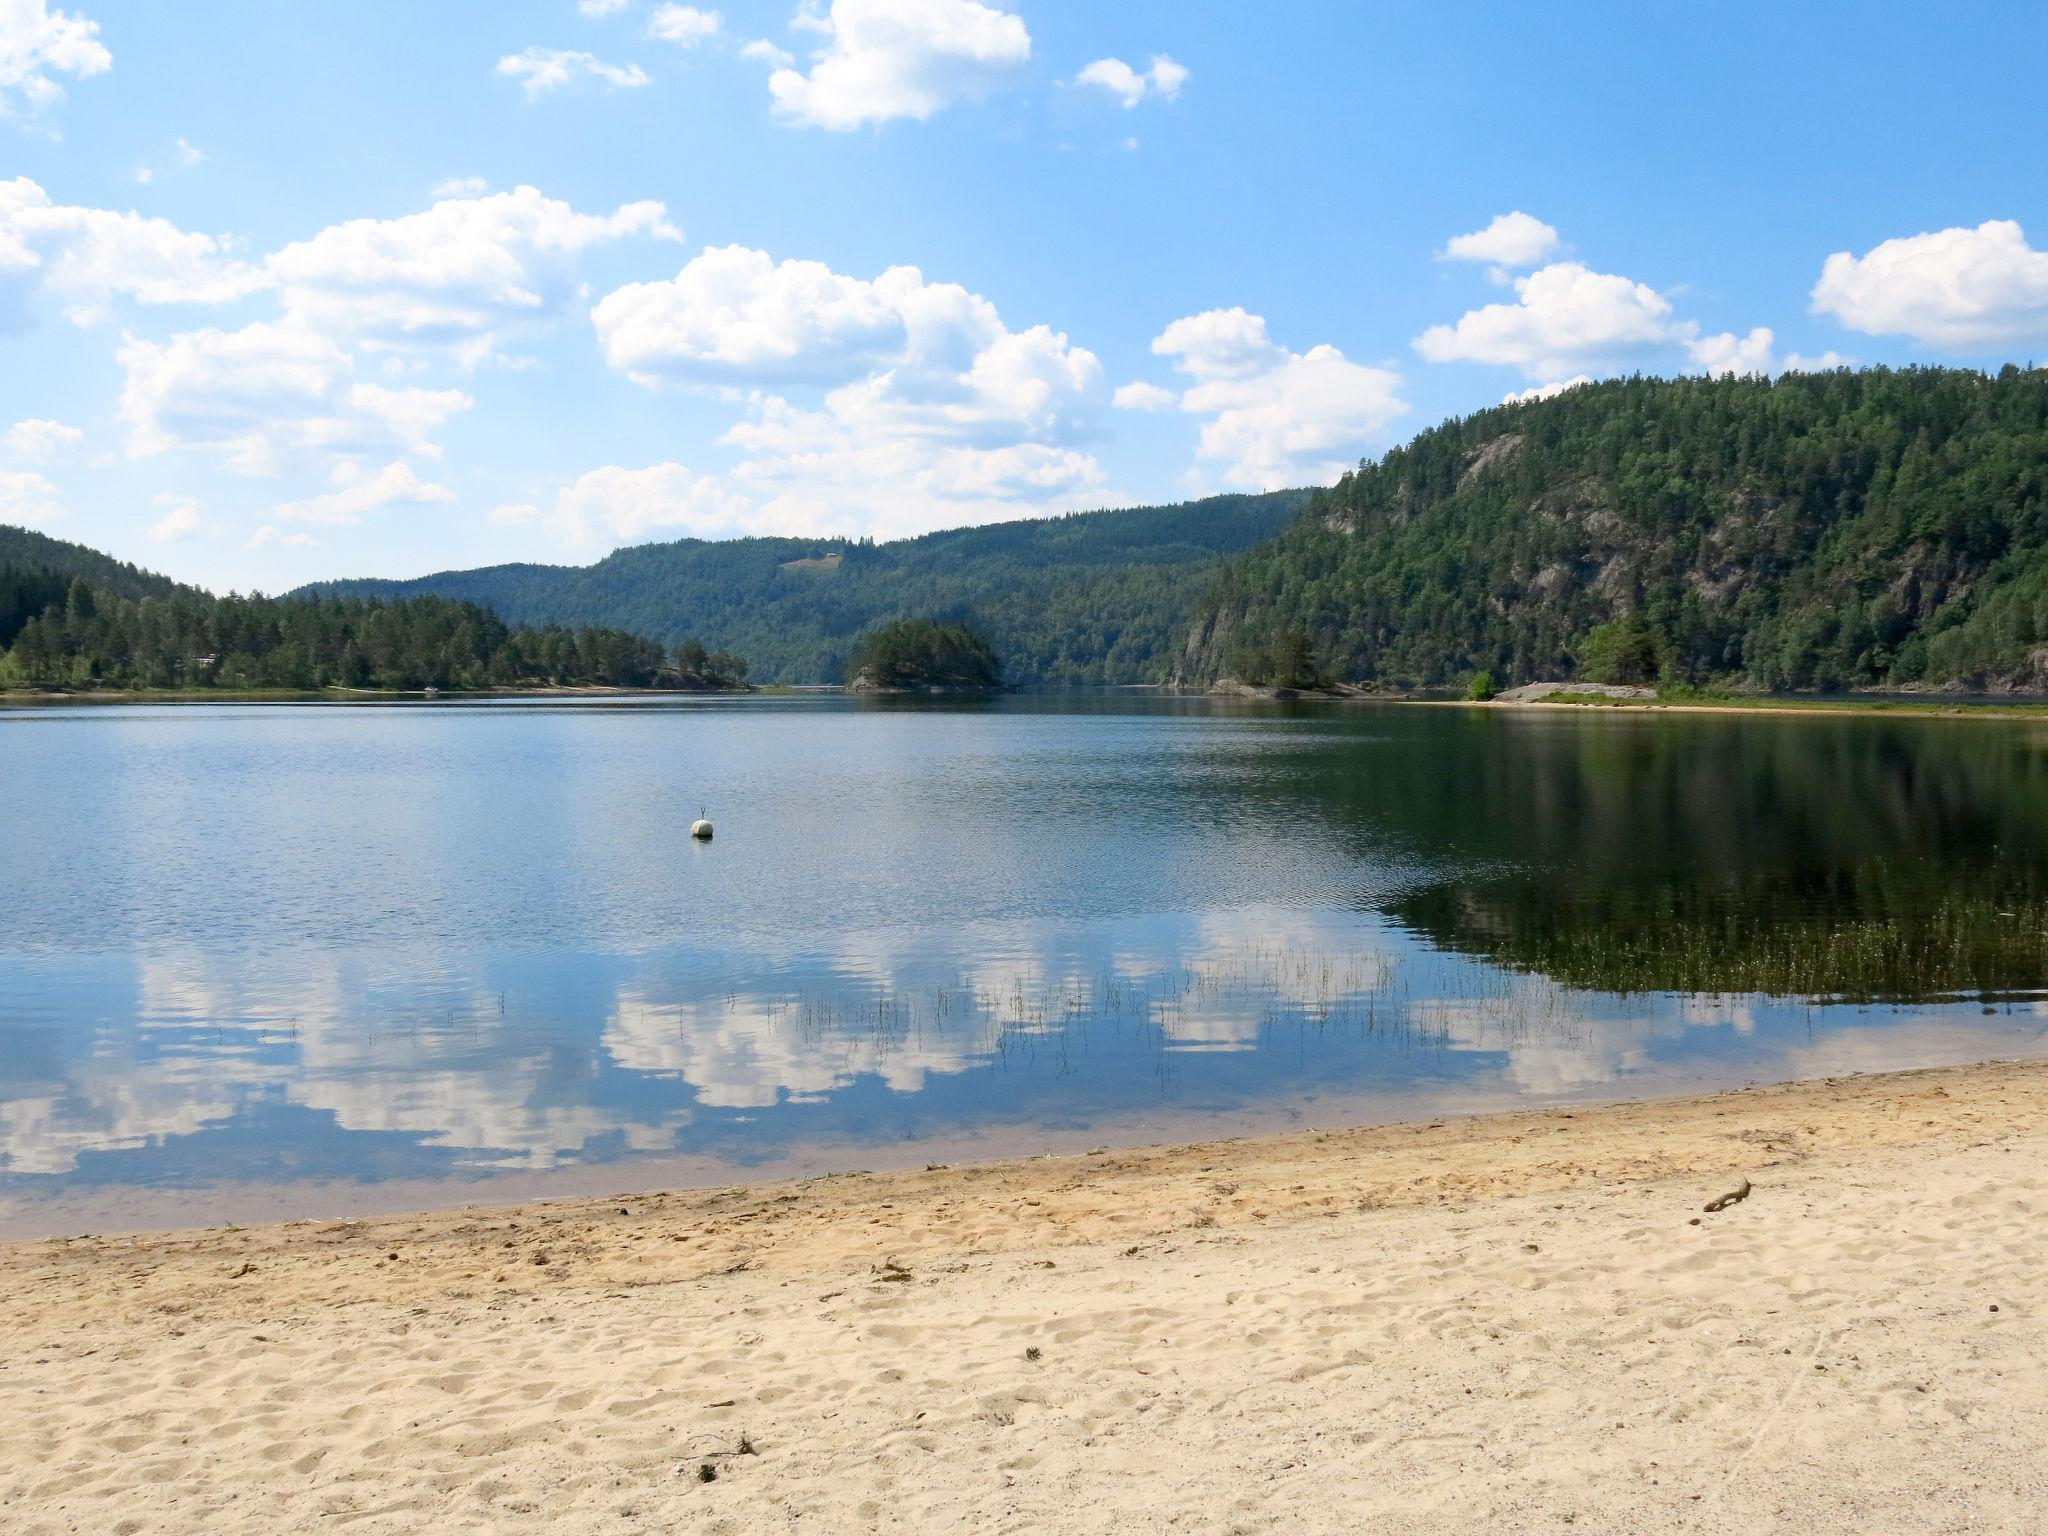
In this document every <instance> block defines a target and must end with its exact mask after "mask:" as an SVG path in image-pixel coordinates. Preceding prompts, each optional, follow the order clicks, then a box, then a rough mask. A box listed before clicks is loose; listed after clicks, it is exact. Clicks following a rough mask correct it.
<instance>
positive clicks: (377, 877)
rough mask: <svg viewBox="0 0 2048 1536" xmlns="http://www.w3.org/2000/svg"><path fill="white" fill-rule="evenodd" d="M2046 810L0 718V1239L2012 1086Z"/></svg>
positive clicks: (995, 716) (1587, 733) (1220, 737)
mask: <svg viewBox="0 0 2048 1536" xmlns="http://www.w3.org/2000/svg"><path fill="white" fill-rule="evenodd" d="M2044 779H2048V728H2043V727H2038V726H2034V725H2031V724H2026V723H1994V722H1950V721H1901V720H1880V719H1788V718H1740V717H1710V716H1670V717H1644V716H1633V715H1613V714H1608V715H1588V716H1567V715H1560V714H1557V713H1550V712H1540V713H1528V714H1519V713H1515V714H1511V713H1508V712H1503V711H1493V712H1487V711H1464V710H1454V709H1427V708H1412V707H1410V708H1403V707H1393V706H1389V707H1377V708H1370V707H1368V708H1350V707H1346V708H1313V707H1303V708H1295V709H1286V708H1267V709H1248V708H1242V707H1236V708H1232V707H1220V706H1211V705H1207V704H1196V703H1175V702H1170V701H1143V700H1138V701H1132V700H1120V701H1112V700H1103V699H1095V700H1090V701H1082V702H1072V701H1069V702H1065V703H1062V702H1060V701H1047V700H1010V701H1005V702H1004V703H1002V704H1001V705H998V706H994V707H984V708H965V709H963V708H914V709H901V708H898V709H873V708H861V707H859V706H857V705H852V704H848V703H846V702H844V701H838V700H822V699H793V700H792V699H760V700H748V701H711V702H703V701H696V702H683V703H649V702H633V703H622V704H611V703H578V704H571V705H559V704H551V705H532V704H520V705H460V706H448V707H424V706H420V707H382V708H336V707H305V708H298V707H275V706H272V707H262V708H257V707H239V708H238V707H233V706H219V707H186V708H169V707H120V708H102V709H63V710H21V711H13V712H5V713H0V868H4V870H5V872H6V876H5V884H4V890H0V899H4V903H5V906H4V935H0V1200H6V1201H9V1202H11V1203H12V1206H13V1209H14V1210H15V1211H16V1213H17V1215H19V1213H20V1212H23V1211H41V1212H44V1213H48V1212H50V1211H53V1210H56V1211H60V1210H62V1209H63V1207H64V1202H66V1201H67V1200H70V1201H74V1202H75V1201H82V1200H84V1199H85V1198H86V1197H87V1196H89V1195H90V1194H91V1193H93V1192H94V1191H105V1190H107V1189H109V1188H119V1187H130V1188H136V1189H143V1190H159V1191H165V1192H172V1191H192V1190H205V1189H221V1188H235V1187H244V1186H253V1185H256V1184H271V1185H274V1184H280V1183H283V1184H291V1183H294V1182H296V1181H303V1180H329V1181H331V1180H344V1181H353V1182H367V1181H383V1180H416V1179H443V1178H464V1179H475V1178H484V1177H490V1176H493V1175H501V1174H504V1173H506V1172H508V1171H510V1172H515V1173H518V1174H520V1175H522V1176H531V1175H533V1174H535V1173H537V1172H542V1171H546V1170H552V1169H559V1168H563V1167H565V1166H578V1165H589V1164H594V1163H597V1164H601V1163H609V1162H615V1161H621V1160H625V1159H642V1160H645V1159H651V1158H660V1157H677V1156H688V1157H692V1158H696V1159H700V1160H705V1161H708V1162H709V1163H712V1164H719V1165H737V1166H759V1165H766V1164H771V1163H775V1162H776V1161H777V1160H779V1159H785V1158H787V1157H788V1156H789V1155H790V1154H791V1152H792V1151H793V1150H795V1149H803V1148H824V1149H837V1150H836V1151H834V1152H832V1153H830V1154H829V1155H830V1156H833V1157H838V1158H840V1159H842V1160H843V1161H847V1162H858V1161H861V1160H862V1149H864V1148H867V1149H871V1148H876V1147H880V1146H900V1145H902V1144H904V1143H906V1142H909V1143H916V1144H920V1145H922V1144H925V1143H934V1144H936V1143H940V1142H948V1143H950V1142H955V1141H959V1140H962V1139H966V1138H972V1137H977V1136H986V1137H991V1138H997V1137H1007V1138H1010V1139H1011V1140H1012V1141H1014V1139H1015V1138H1016V1137H1018V1136H1025V1137H1029V1136H1031V1135H1052V1134H1065V1135H1071V1136H1095V1135H1100V1136H1102V1137H1103V1139H1112V1138H1114V1137H1115V1136H1117V1135H1120V1134H1121V1135H1132V1134H1138V1133H1139V1132H1138V1130H1134V1127H1139V1126H1140V1122H1143V1126H1142V1128H1141V1129H1144V1130H1150V1131H1156V1129H1157V1128H1158V1127H1159V1126H1161V1125H1170V1126H1171V1128H1172V1130H1173V1131H1174V1132H1175V1133H1186V1134H1199V1133H1200V1131H1201V1129H1202V1128H1203V1127H1204V1125H1210V1124H1224V1123H1228V1124H1229V1125H1231V1126H1232V1127H1233V1128H1236V1127H1238V1126H1240V1125H1242V1124H1244V1123H1246V1119H1247V1117H1249V1119H1250V1120H1252V1121H1260V1120H1270V1121H1273V1122H1281V1121H1284V1120H1286V1119H1287V1118H1288V1117H1299V1116H1303V1115H1310V1116H1313V1117H1315V1118H1317V1119H1319V1120H1321V1121H1322V1122H1323V1123H1335V1121H1336V1120H1337V1119H1339V1118H1342V1117H1347V1116H1348V1117H1352V1118H1357V1117H1360V1116H1361V1115H1365V1114H1384V1113H1398V1112H1399V1111H1400V1109H1401V1107H1402V1106H1404V1105H1410V1106H1414V1105H1422V1104H1425V1103H1426V1104H1428V1105H1431V1106H1435V1107H1441V1106H1443V1105H1446V1104H1450V1105H1457V1104H1473V1105H1477V1104H1487V1103H1498V1102H1501V1101H1502V1100H1504V1099H1508V1098H1514V1097H1523V1098H1545V1099H1549V1098H1562V1097H1571V1096H1588V1095H1591V1096H1606V1097H1612V1096H1616V1095H1620V1094H1628V1093H1638V1092H1656V1091H1674V1090H1677V1089H1681V1088H1684V1087H1687V1086H1694V1085H1701V1084H1707V1083H1720V1082H1729V1081H1740V1080H1743V1079H1761V1078H1771V1077H1790V1076H1800V1075H1808V1074H1811V1073H1815V1072H1822V1071H1837V1070H1850V1069H1869V1068H1879V1067H1885V1066H1899V1065H1910V1064H1916V1063H1920V1062H1931V1061H1937V1060H1968V1059H1975V1058H1980V1057H1983V1056H1986V1055H1993V1054H1998V1055H2017V1054H2024V1053H2030V1052H2036V1051H2040V1050H2043V1049H2048V1047H2044V1045H2043V1044H2042V1042H2041V1033H2042V1020H2041V1018H2040V1016H2039V1005H2038V1002H2037V999H2038V998H2039V996H2040V989H2041V988H2042V986H2043V981H2044V976H2048V889H2044V878H2043V871H2044V867H2048V866H2044V855H2048V794H2044V790H2048V782H2044ZM700 809H704V810H708V811H709V812H710V813H711V814H712V815H713V816H714V817H715V819H716V820H717V822H718V838H717V840H716V841H715V842H714V843H712V844H710V845H709V846H700V845H697V844H694V843H692V842H691V841H690V839H689V837H688V835H687V828H688V824H689V822H690V820H691V818H692V817H694V816H695V815H696V814H697V813H698V811H699V810H700ZM1142 1139H1151V1137H1150V1135H1149V1134H1148V1135H1144V1136H1143V1137H1142ZM52 1202H54V1204H53V1203H52ZM23 1219H30V1220H33V1219H39V1218H36V1217H34V1216H31V1217H28V1218H23ZM40 1219H55V1218H48V1217H47V1214H46V1215H45V1217H44V1218H40Z"/></svg>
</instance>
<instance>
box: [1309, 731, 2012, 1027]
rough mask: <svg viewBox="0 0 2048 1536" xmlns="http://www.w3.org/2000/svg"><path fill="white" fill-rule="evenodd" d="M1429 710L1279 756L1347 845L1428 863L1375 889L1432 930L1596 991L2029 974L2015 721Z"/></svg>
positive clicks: (1777, 989)
mask: <svg viewBox="0 0 2048 1536" xmlns="http://www.w3.org/2000/svg"><path fill="white" fill-rule="evenodd" d="M1418 713H1421V712H1418ZM1428 713H1430V714H1431V715H1433V716H1434V715H1436V714H1437V712H1434V711H1432V712H1428ZM1443 714H1444V715H1448V716H1450V717H1451V718H1452V719H1453V720H1455V721H1456V722H1457V723H1455V724H1453V725H1450V726H1440V725H1437V724H1435V723H1434V721H1432V722H1430V723H1427V724H1424V725H1418V726H1413V727H1410V726H1408V725H1407V724H1406V722H1405V720H1403V719H1401V718H1399V717H1398V716H1397V717H1396V719H1395V721H1394V725H1395V726H1396V727H1398V728H1397V729H1395V730H1393V731H1392V732H1391V733H1390V740H1389V743H1388V746H1389V750H1387V751H1385V752H1383V753H1380V754H1378V755H1376V756H1375V757H1374V758H1373V759H1372V760H1371V762H1370V765H1369V770H1368V771H1364V772H1360V771H1357V770H1356V769H1354V770H1353V771H1350V772H1348V773H1347V772H1345V771H1343V768H1342V766H1341V763H1340V758H1341V754H1339V753H1332V754H1331V757H1330V760H1329V761H1328V762H1327V763H1326V764H1323V765H1320V766H1318V767H1314V768H1311V769H1310V770H1309V771H1307V772H1305V773H1303V774H1302V775H1301V776H1300V781H1299V782H1300V788H1301V789H1302V791H1303V792H1304V793H1311V792H1313V793H1319V794H1321V795H1323V796H1324V799H1325V808H1326V814H1327V816H1328V817H1329V819H1330V820H1331V822H1332V823H1333V824H1334V825H1336V826H1337V827H1339V828H1341V829H1343V831H1344V832H1345V833H1346V834H1347V835H1348V836H1350V837H1351V839H1352V840H1353V841H1354V843H1355V845H1356V847H1357V848H1358V851H1359V855H1360V857H1361V858H1362V859H1368V860H1369V859H1371V858H1372V857H1373V856H1374V855H1375V853H1376V852H1377V853H1379V854H1380V856H1381V857H1382V858H1383V857H1384V850H1386V849H1388V848H1390V847H1392V848H1396V849H1399V850H1400V851H1401V853H1402V855H1403V862H1406V863H1412V864H1415V865H1420V866H1422V867H1423V868H1425V869H1428V870H1429V871H1430V872H1431V874H1430V877H1429V878H1428V880H1427V882H1426V883H1423V884H1419V885H1416V886H1411V887H1410V888H1409V889H1407V890H1405V891H1404V892H1402V893H1400V894H1398V895H1397V896H1395V897H1394V898H1393V899H1391V900H1389V901H1387V902H1385V903H1383V904H1382V905H1383V907H1384V910H1386V911H1387V912H1388V914H1389V915H1390V916H1392V917H1394V918H1395V919H1397V920H1398V921H1400V922H1402V923H1403V924H1405V925H1406V926H1408V927H1410V928H1412V929H1414V930H1415V931H1417V932H1418V933H1420V934H1421V935H1422V936H1424V937H1425V938H1427V939H1429V940H1430V941H1432V942H1433V943H1435V944H1436V945H1438V946H1439V947H1440V948H1444V949H1449V950H1455V951H1459V952H1463V953H1467V954H1472V955H1478V956H1484V957H1486V958H1488V959H1492V960H1495V961H1497V962H1499V963H1501V964H1503V965H1507V966H1509V967H1512V968H1514V969H1517V970H1520V971H1523V972H1529V973H1536V974H1541V975H1544V976H1548V977H1551V978H1553V979H1555V980H1557V981H1559V982H1561V983H1564V984H1566V985H1569V986H1575V987H1584V988H1595V989H1600V990H1604V991H1616V992H1629V991H1682V992H1705V993H1715V992H1725V993H1763V994H1770V995H1779V996H1806V997H1842V998H1849V999H1888V1000H1900V1001H1909V1000H1923V999H1932V998H1940V997H1953V996H1956V995H1959V994H1975V993H1977V992H1979V991H1982V990H1997V991H2017V990H2030V989H2034V988H2038V987H2042V986H2044V985H2048V733H2044V732H2043V731H2041V730H2040V729H2038V728H2036V727H2034V726H2031V725H2012V726H2008V725H2004V724H1991V723H1987V722H1945V721H1885V720H1871V719H1856V718H1853V717H1851V718H1842V719H1827V720H1800V719H1787V718H1742V717H1728V718H1721V717H1702V716H1650V715H1643V716H1602V717H1598V718H1584V719H1582V718H1578V717H1562V718H1560V717H1558V716H1555V715H1549V714H1544V715H1534V716H1531V715H1512V714H1506V713H1500V712H1494V713H1480V712H1474V713H1472V714H1470V715H1465V714H1456V715H1452V713H1451V712H1449V711H1445V712H1443Z"/></svg>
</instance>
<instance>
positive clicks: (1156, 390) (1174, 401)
mask: <svg viewBox="0 0 2048 1536" xmlns="http://www.w3.org/2000/svg"><path fill="white" fill-rule="evenodd" d="M1111 398H1112V401H1113V403H1114V404H1115V405H1116V406H1117V407H1118V409H1120V410H1126V411H1170V410H1172V409H1173V407H1174V406H1176V405H1178V404H1179V403H1180V396H1179V395H1176V394H1175V393H1174V392H1173V391H1172V390H1170V389H1161V388H1160V387H1159V386H1158V385H1157V384H1147V383H1145V382H1144V381H1143V380H1139V381H1137V382H1135V383H1131V384H1123V385H1119V386H1118V388H1117V392H1116V394H1115V395H1114V396H1112V397H1111Z"/></svg>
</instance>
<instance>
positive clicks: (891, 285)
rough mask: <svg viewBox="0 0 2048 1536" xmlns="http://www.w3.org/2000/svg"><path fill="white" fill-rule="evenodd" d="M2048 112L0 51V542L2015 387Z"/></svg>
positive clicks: (1917, 98)
mask: <svg viewBox="0 0 2048 1536" xmlns="http://www.w3.org/2000/svg"><path fill="white" fill-rule="evenodd" d="M2044 57H2048V7H2043V6H2040V5H2038V4H2026V5H2019V4H2012V5H1976V6H1972V5H1957V6H1947V7H1943V8H1941V10H1940V12H1939V14H1938V16H1937V15H1936V13H1935V12H1934V11H1933V10H1931V9H1930V8H1927V7H1923V6H1907V5H1897V6H1881V5H1868V4H1864V5H1801V6H1783V5H1717V6H1712V7H1689V8H1682V9H1681V8H1676V7H1646V6H1640V5H1624V4H1612V5H1568V4H1562V3H1560V4H1556V5H1549V6H1519V5H1517V6H1508V5H1500V6H1477V5H1473V6H1456V5H1446V4H1440V3H1439V4H1429V5H1424V4H1415V5H1365V4H1355V5H1354V4H1346V5H1335V4H1328V5H1311V4H1307V3H1286V0H1279V3H1275V4H1271V5H1264V6H1243V5H1222V4H1216V5H1204V4H1195V3H1190V0H1181V3H1176V4H1166V3H1146V0H1124V3H1119V4H1116V5H1102V4H1099V3H1096V4H1083V3H1052V0H983V3H975V0H817V3H812V4H805V5H797V4H795V3H794V0H773V3H766V4H757V3H752V0H725V3H722V4H718V5H716V6H715V7H714V6H712V5H700V6H695V7H690V6H682V5H676V4H666V3H660V0H583V3H581V4H579V0H504V3H494V4H491V5H469V6H460V5H454V4H443V5H420V4H417V3H412V4H399V3H379V0H358V3H355V4H351V5H347V6H338V5H333V4H331V3H329V4H318V5H316V4H310V3H299V0H268V3H256V0H250V3H246V4H240V3H229V0H191V3H183V4H179V5H176V6H170V5H164V4H161V3H114V0H80V3H79V5H78V6H77V7H76V8H71V9H66V8H62V7H58V8H52V7H51V6H49V5H48V4H47V0H0V114H4V115H0V145H4V147H5V152H6V154H7V156H8V158H9V160H11V162H12V163H11V165H5V164H0V349H4V351H5V356H6V366H5V367H4V368H0V521H11V522H27V523H29V524H31V525H33V526H37V527H40V528H43V529H44V530H45V531H48V532H50V533H52V534H56V535H58V536H61V537H64V538H70V539H76V540H79V541H81V542H85V543H90V544H93V545H97V546H99V547H102V548H106V549H109V550H112V551H113V552H115V553H117V554H119V555H121V556H123V557H125V558H128V559H133V560H136V561H138V562H141V563H144V564H147V565H150V566H153V567H156V568H159V569H164V570H168V571H170V572H172V573H173V574H175V575H178V576H181V577H184V578H187V579H190V580H194V581H199V582H202V583H204V584H206V585H209V586H213V587H216V588H220V589H226V588H228V587H239V588H242V589H248V588H252V587H260V588H263V589H266V590H279V589H282V588H285V587H289V586H291V585H294V584H296V583H298V582H300V581H304V580H307V579H311V578H315V577H323V576H342V575H367V574H383V575H408V574H416V573H419V572H423V571H427V570H432V569H438V568H442V567H447V566H458V565H475V564H483V563H489V562H495V561H500V560H510V559H539V560H555V561H573V562H583V561H588V560H591V559H594V558H596V557H598V556H599V555H601V554H603V553H604V552H605V551H606V550H607V549H610V548H612V547H615V546H616V545H618V544H620V543H625V542H633V541H638V540H644V539H651V538H674V537H679V536H683V535H686V534H698V535H703V536H708V537H722V536H730V535H733V534H739V533H751V532H790V533H798V534H813V533H828V532H830V533H846V534H874V535H875V536H877V537H891V536H897V535H900V534H904V533H913V532H919V531H923V530H925V529H929V528H935V527H946V526H954V525H958V524H962V523H969V522H980V521H987V520H991V519H995V518H1003V517H1017V516H1027V515H1034V514H1037V513H1041V512H1045V511H1055V510H1062V509H1067V508H1075V507H1092V506H1102V505H1114V504H1123V503H1132V502H1144V501H1160V500H1177V499H1180V498H1182V497H1185V496H1188V495H1191V494H1200V493H1205V492H1208V491H1213V490H1226V489H1235V488H1256V487H1260V486H1273V485H1283V484H1302V483H1312V482H1317V481H1325V480H1328V479H1329V478H1332V477H1333V476H1334V475H1335V474H1336V473H1337V472H1338V471H1339V470H1340V469H1341V467H1342V466H1344V465H1347V464H1350V463H1354V462H1356V461H1357V460H1358V459H1359V458H1360V457H1363V456H1371V455H1375V454H1377V453H1379V452H1381V451H1383V450H1384V449H1386V448H1387V447H1388V446H1390V445H1392V444H1394V443H1396V442H1399V441H1401V440H1403V439H1404V438H1406V437H1407V436H1409V435H1411V434H1412V433H1414V432H1415V431H1417V430H1420V429H1421V428H1423V427H1426V426H1428V425H1429V424H1431V423H1433V422H1435V421H1437V420H1439V419H1441V418H1442V417H1444V416H1446V415H1449V414H1453V413H1459V412H1465V411H1470V410H1473V409H1477V408H1480V407H1483V406H1487V405H1492V404H1495V403H1497V402H1499V401H1500V400H1502V399H1503V398H1504V397H1506V396H1508V395H1510V394H1512V393H1516V392H1520V391H1525V390H1531V389H1541V388H1545V387H1549V386H1557V385H1564V384H1568V383H1569V382H1570V381H1572V380H1574V379H1578V378H1583V377H1593V378H1597V377H1600V376H1602V375H1604V374H1609V373H1613V372H1618V371H1628V370H1634V369H1642V370H1645V371H1650V372H1658V373H1678V372H1684V371H1695V372H1696V371H1702V370H1712V371H1717V372H1718V371H1722V370H1724V369H1728V368H1734V369H1736V370H1738V371H1744V372H1752V371H1776V370H1780V369H1783V368H1785V367H1796V366H1826V365H1831V364H1832V363H1834V362H1836V361H1843V360H1847V361H1854V362H1859V363H1879V362H1883V363H1905V362H1942V363H1955V364H1965V365H1971V366H1980V367H1986V368H1995V367H1997V366H1998V365H2000V364H2002V363H2004V362H2006V361H2009V360H2010V361H2021V362H2025V361H2028V360H2031V359H2035V358H2048V209H2044V207H2043V203H2044V190H2048V172H2044V169H2043V161H2042V149H2043V142H2044V134H2043V130H2042V127H2041V121H2040V109H2039V98H2040V89H2041V80H2040V64H2041V60H2042V59H2043V58H2044ZM2036 239H2039V240H2042V242H2043V244H2042V245H2041V246H2040V247H2036V246H2035V245H2033V244H2032V241H2033V240H2036Z"/></svg>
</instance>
